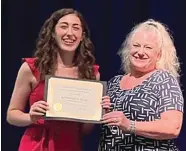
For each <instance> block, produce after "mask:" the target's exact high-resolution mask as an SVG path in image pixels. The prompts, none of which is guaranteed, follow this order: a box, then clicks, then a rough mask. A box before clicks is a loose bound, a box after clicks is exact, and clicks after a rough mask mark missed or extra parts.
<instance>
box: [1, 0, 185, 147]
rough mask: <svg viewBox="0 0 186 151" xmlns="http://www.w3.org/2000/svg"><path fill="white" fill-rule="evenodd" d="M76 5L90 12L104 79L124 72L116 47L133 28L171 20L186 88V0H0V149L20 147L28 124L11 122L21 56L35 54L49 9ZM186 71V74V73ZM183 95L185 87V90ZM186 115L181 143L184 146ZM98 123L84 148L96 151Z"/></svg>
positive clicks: (75, 6)
mask: <svg viewBox="0 0 186 151" xmlns="http://www.w3.org/2000/svg"><path fill="white" fill-rule="evenodd" d="M65 7H72V8H75V9H77V10H79V11H80V12H81V13H82V14H83V15H84V17H85V18H86V20H87V22H88V25H89V28H90V30H91V39H92V41H93V43H94V45H95V48H96V51H95V54H96V61H97V64H99V65H100V73H101V80H109V79H110V78H111V77H112V76H114V75H116V74H121V72H120V63H121V62H120V58H119V57H118V56H117V51H118V49H119V47H120V45H121V43H122V42H123V40H124V38H125V37H126V34H127V33H128V32H129V31H130V29H131V28H132V27H133V26H134V25H135V24H137V23H138V22H140V21H144V20H146V19H148V18H152V19H156V20H159V21H161V22H163V23H165V24H167V25H168V26H169V27H170V29H171V31H172V34H173V37H174V39H175V45H176V48H177V52H178V55H179V58H180V61H181V63H182V65H181V68H182V76H181V84H182V89H183V90H184V89H186V59H184V56H186V53H185V52H186V48H185V42H186V39H185V37H186V17H185V16H186V1H185V0H177V1H163V0H143V1H139V0H130V1H128V0H110V1H109V0H35V1H33V0H32V1H28V0H27V1H26V0H16V1H13V0H6V1H5V0H3V1H2V72H1V76H2V87H1V89H2V93H1V94H2V102H1V109H2V122H1V123H2V137H1V138H2V151H16V150H17V148H18V144H19V141H20V138H21V135H22V133H23V131H24V128H18V127H14V126H10V125H9V124H8V123H7V122H6V111H7V107H8V104H9V100H10V97H11V93H12V90H13V86H14V82H15V78H16V75H17V71H18V69H19V67H20V65H21V58H22V57H31V56H32V54H33V51H34V48H35V41H36V38H37V35H38V32H39V30H40V28H41V26H42V24H43V23H44V21H45V20H46V19H47V18H48V17H49V16H50V14H51V13H52V12H53V11H55V10H57V9H61V8H65ZM184 73H185V74H184ZM184 96H185V97H186V93H185V91H184ZM185 119H186V118H184V122H183V128H182V131H181V134H180V136H179V138H178V141H177V144H178V146H179V148H180V150H181V151H184V147H185V146H186V145H185V144H184V143H185V140H186V120H185ZM99 132H100V129H99V126H96V128H95V130H94V131H93V132H92V133H91V134H90V135H89V136H87V137H86V138H84V150H85V151H96V150H97V144H98V138H99V135H100V133H99Z"/></svg>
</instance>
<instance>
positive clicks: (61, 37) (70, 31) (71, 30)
mask: <svg viewBox="0 0 186 151" xmlns="http://www.w3.org/2000/svg"><path fill="white" fill-rule="evenodd" d="M55 37H56V41H57V44H58V46H59V48H60V49H61V50H63V51H71V52H72V51H75V50H76V49H77V47H78V46H79V44H80V42H81V40H82V39H83V31H82V26H81V21H80V19H79V18H78V17H77V16H76V15H75V14H69V15H66V16H63V17H62V18H61V19H59V21H58V23H57V24H56V26H55Z"/></svg>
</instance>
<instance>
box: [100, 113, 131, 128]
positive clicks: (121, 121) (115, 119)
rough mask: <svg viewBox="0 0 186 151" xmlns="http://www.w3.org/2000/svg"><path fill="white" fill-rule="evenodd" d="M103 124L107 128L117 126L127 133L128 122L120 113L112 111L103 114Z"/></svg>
mask: <svg viewBox="0 0 186 151" xmlns="http://www.w3.org/2000/svg"><path fill="white" fill-rule="evenodd" d="M103 123H105V124H107V125H108V126H118V127H119V128H120V129H121V130H123V131H128V130H129V127H130V120H129V119H127V118H126V116H125V115H124V113H123V112H121V111H113V112H110V113H107V114H105V115H104V116H103Z"/></svg>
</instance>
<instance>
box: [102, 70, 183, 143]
mask: <svg viewBox="0 0 186 151" xmlns="http://www.w3.org/2000/svg"><path fill="white" fill-rule="evenodd" d="M163 77H164V80H163V81H162V82H161V83H159V84H158V85H157V88H158V90H159V92H158V100H159V101H158V102H157V103H158V104H159V108H158V113H157V114H160V119H157V120H154V121H146V122H144V121H132V120H129V119H127V118H126V116H125V115H124V114H123V112H122V111H114V112H110V113H108V114H106V115H104V123H107V125H115V126H119V127H120V129H121V130H123V131H124V133H128V132H130V133H135V134H136V135H140V136H144V137H147V138H151V139H159V140H160V139H173V138H176V137H177V136H178V135H179V133H180V130H181V127H182V121H183V106H184V99H183V95H182V92H181V89H180V86H179V83H178V81H177V79H175V78H174V77H172V76H170V75H169V74H166V73H165V74H164V75H163Z"/></svg>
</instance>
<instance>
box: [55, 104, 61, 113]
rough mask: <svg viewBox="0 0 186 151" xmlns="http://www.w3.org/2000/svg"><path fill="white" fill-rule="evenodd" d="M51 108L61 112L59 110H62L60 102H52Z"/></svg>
mask: <svg viewBox="0 0 186 151" xmlns="http://www.w3.org/2000/svg"><path fill="white" fill-rule="evenodd" d="M53 109H54V110H55V111H56V112H61V111H62V104H61V103H54V104H53Z"/></svg>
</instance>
